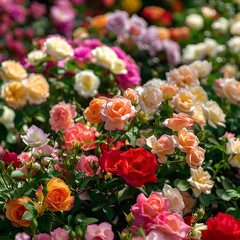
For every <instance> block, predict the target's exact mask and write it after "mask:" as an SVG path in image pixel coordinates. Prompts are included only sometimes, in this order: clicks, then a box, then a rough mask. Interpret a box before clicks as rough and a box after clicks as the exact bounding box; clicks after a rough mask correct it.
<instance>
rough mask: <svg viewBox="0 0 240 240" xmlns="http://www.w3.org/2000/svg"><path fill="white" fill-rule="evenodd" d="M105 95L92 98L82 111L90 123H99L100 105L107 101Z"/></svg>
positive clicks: (100, 120)
mask: <svg viewBox="0 0 240 240" xmlns="http://www.w3.org/2000/svg"><path fill="white" fill-rule="evenodd" d="M107 100H108V99H107V98H106V97H98V98H93V99H92V100H91V102H90V103H89V106H88V107H87V108H86V109H85V111H84V112H83V115H84V117H85V119H86V120H87V121H88V122H90V123H100V122H102V119H101V107H102V106H103V105H104V104H105V103H106V102H107Z"/></svg>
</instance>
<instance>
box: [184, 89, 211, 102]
mask: <svg viewBox="0 0 240 240" xmlns="http://www.w3.org/2000/svg"><path fill="white" fill-rule="evenodd" d="M188 90H189V91H190V92H191V93H192V94H193V96H194V97H195V100H196V103H197V104H198V103H199V104H202V103H205V102H207V100H208V95H207V92H206V91H205V90H204V89H203V87H201V86H199V85H196V86H191V87H189V89H188Z"/></svg>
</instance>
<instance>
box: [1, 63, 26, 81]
mask: <svg viewBox="0 0 240 240" xmlns="http://www.w3.org/2000/svg"><path fill="white" fill-rule="evenodd" d="M1 67H2V78H3V79H4V80H5V81H21V80H23V79H24V78H26V77H27V71H26V70H25V69H24V67H23V66H22V64H21V63H19V62H16V61H14V60H6V61H4V62H2V63H1Z"/></svg>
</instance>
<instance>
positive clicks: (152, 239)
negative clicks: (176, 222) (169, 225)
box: [144, 230, 170, 240]
mask: <svg viewBox="0 0 240 240" xmlns="http://www.w3.org/2000/svg"><path fill="white" fill-rule="evenodd" d="M144 240H170V239H169V238H168V237H167V236H166V235H164V234H162V233H161V232H158V231H155V230H152V231H151V232H150V233H148V235H147V236H146V237H145V238H144Z"/></svg>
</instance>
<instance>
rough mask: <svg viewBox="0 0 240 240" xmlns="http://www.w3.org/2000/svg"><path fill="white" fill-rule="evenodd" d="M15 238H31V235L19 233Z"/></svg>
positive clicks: (21, 239) (18, 239)
mask: <svg viewBox="0 0 240 240" xmlns="http://www.w3.org/2000/svg"><path fill="white" fill-rule="evenodd" d="M15 240H30V236H29V235H28V234H27V233H25V232H22V233H18V234H17V235H16V236H15Z"/></svg>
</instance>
